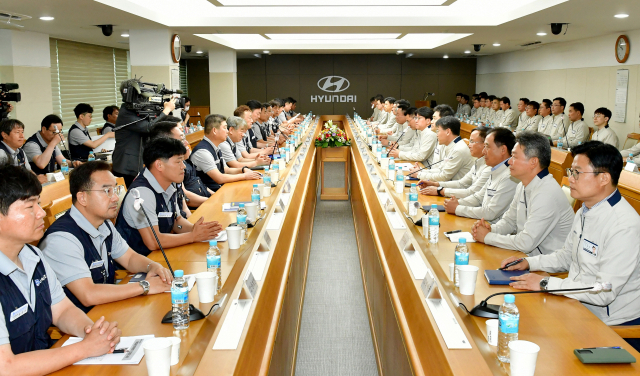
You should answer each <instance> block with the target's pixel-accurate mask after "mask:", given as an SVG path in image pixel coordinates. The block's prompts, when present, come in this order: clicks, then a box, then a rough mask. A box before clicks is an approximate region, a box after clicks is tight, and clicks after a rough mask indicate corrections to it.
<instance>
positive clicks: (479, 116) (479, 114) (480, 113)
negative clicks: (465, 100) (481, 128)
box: [469, 93, 488, 121]
mask: <svg viewBox="0 0 640 376" xmlns="http://www.w3.org/2000/svg"><path fill="white" fill-rule="evenodd" d="M487 100H488V98H487V96H486V95H485V94H483V93H480V94H478V108H477V109H476V112H475V114H472V115H471V118H470V119H469V120H471V121H483V119H484V117H485V111H486V101H487ZM473 106H474V108H475V103H474V104H473Z"/></svg>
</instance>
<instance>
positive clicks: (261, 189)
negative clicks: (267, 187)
mask: <svg viewBox="0 0 640 376" xmlns="http://www.w3.org/2000/svg"><path fill="white" fill-rule="evenodd" d="M258 191H260V199H262V198H263V196H264V195H263V193H264V183H261V184H258Z"/></svg>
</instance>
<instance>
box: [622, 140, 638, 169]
mask: <svg viewBox="0 0 640 376" xmlns="http://www.w3.org/2000/svg"><path fill="white" fill-rule="evenodd" d="M620 154H621V155H622V160H623V161H625V162H627V161H628V160H629V157H631V159H633V163H635V164H640V156H639V155H638V154H640V142H639V143H637V144H635V145H633V146H632V147H630V148H629V149H625V150H622V151H620Z"/></svg>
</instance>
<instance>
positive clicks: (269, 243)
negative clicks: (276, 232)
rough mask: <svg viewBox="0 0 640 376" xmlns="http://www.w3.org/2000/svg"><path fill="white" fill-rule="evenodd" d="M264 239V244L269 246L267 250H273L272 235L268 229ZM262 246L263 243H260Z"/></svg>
mask: <svg viewBox="0 0 640 376" xmlns="http://www.w3.org/2000/svg"><path fill="white" fill-rule="evenodd" d="M262 240H264V244H265V245H266V247H267V251H271V250H272V248H271V246H272V245H273V244H272V241H271V236H269V233H268V232H267V231H265V232H264V236H263V237H262ZM260 246H262V243H261V244H260Z"/></svg>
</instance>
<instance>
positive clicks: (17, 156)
mask: <svg viewBox="0 0 640 376" xmlns="http://www.w3.org/2000/svg"><path fill="white" fill-rule="evenodd" d="M0 139H1V140H2V141H0V164H2V163H9V164H10V165H13V166H19V167H23V168H24V169H26V170H29V171H31V166H30V165H29V160H28V158H27V154H26V153H25V151H24V150H22V145H23V144H24V124H23V123H22V122H21V121H20V120H17V119H4V120H2V121H0Z"/></svg>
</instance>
